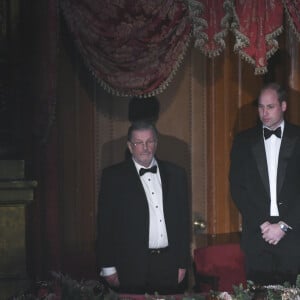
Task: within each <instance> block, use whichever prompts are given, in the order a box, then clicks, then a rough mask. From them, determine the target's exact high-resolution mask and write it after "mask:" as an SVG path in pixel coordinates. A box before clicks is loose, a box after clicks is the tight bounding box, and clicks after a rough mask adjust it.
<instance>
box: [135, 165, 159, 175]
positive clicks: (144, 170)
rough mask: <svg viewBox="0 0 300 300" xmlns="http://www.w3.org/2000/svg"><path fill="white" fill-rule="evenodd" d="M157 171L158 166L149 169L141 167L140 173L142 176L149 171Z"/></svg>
mask: <svg viewBox="0 0 300 300" xmlns="http://www.w3.org/2000/svg"><path fill="white" fill-rule="evenodd" d="M156 171H157V166H153V167H152V168H149V169H144V168H141V169H140V171H139V174H140V176H143V175H144V174H145V173H147V172H151V173H156Z"/></svg>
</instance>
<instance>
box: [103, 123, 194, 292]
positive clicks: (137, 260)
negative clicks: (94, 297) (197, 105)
mask: <svg viewBox="0 0 300 300" xmlns="http://www.w3.org/2000/svg"><path fill="white" fill-rule="evenodd" d="M157 143H158V133H157V130H156V128H155V126H154V125H153V124H151V123H148V122H143V121H138V122H134V123H132V125H131V126H130V128H129V130H128V138H127V146H128V149H129V151H130V153H131V157H130V158H129V159H127V160H125V161H123V162H121V163H119V164H116V165H113V166H110V167H108V168H106V169H104V170H103V173H102V180H101V187H100V195H99V206H98V239H97V257H98V265H99V267H100V268H101V275H102V276H103V277H104V278H105V279H106V281H107V282H108V283H109V285H110V286H111V287H112V288H115V289H116V290H117V291H119V292H123V293H138V294H141V293H142V294H143V293H154V292H158V293H159V294H174V293H182V292H183V291H184V288H185V283H186V281H185V278H186V269H187V266H188V261H189V213H188V192H187V179H186V174H185V171H184V170H183V169H182V168H180V167H178V166H176V165H174V164H172V163H170V162H166V161H161V160H159V159H157V158H155V151H156V148H157ZM170 151H172V149H170Z"/></svg>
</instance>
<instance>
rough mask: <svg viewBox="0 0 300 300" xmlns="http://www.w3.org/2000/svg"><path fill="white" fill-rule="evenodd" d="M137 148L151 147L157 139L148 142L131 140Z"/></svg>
mask: <svg viewBox="0 0 300 300" xmlns="http://www.w3.org/2000/svg"><path fill="white" fill-rule="evenodd" d="M130 143H131V144H132V145H133V146H134V147H135V148H144V147H146V148H151V147H153V146H154V145H155V144H156V141H153V140H150V141H146V142H135V143H134V142H130Z"/></svg>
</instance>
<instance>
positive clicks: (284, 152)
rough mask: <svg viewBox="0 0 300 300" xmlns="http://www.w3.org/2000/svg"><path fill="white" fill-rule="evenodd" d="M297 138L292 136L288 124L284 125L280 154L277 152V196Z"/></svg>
mask: <svg viewBox="0 0 300 300" xmlns="http://www.w3.org/2000/svg"><path fill="white" fill-rule="evenodd" d="M297 139H298V137H297V136H293V133H292V129H291V128H290V126H289V124H287V123H286V126H285V129H284V132H283V136H282V141H281V146H280V152H279V158H278V169H277V195H279V193H280V191H281V188H282V185H283V181H284V178H285V173H286V167H287V164H288V161H289V158H290V157H291V155H292V153H293V150H294V147H295V144H296V141H297Z"/></svg>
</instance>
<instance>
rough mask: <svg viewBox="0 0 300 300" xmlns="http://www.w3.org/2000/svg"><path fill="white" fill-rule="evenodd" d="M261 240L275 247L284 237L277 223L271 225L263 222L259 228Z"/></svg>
mask: <svg viewBox="0 0 300 300" xmlns="http://www.w3.org/2000/svg"><path fill="white" fill-rule="evenodd" d="M260 229H261V234H262V238H263V239H264V240H265V241H266V242H267V243H269V244H271V245H277V244H278V242H279V241H280V240H281V239H282V238H283V237H284V236H285V232H283V231H282V230H281V228H280V225H279V224H278V223H275V224H271V223H270V222H265V223H263V224H262V225H261V226H260Z"/></svg>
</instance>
